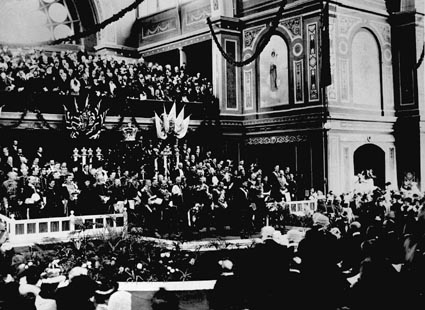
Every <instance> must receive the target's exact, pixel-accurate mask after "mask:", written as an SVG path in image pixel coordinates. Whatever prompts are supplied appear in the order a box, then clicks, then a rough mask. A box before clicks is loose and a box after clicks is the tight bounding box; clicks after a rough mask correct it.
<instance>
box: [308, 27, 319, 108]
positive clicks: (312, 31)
mask: <svg viewBox="0 0 425 310" xmlns="http://www.w3.org/2000/svg"><path fill="white" fill-rule="evenodd" d="M317 31H318V25H317V23H311V24H308V25H307V36H308V37H307V56H308V77H307V78H308V93H309V95H308V96H309V101H317V100H319V79H318V63H317V62H318V34H317Z"/></svg>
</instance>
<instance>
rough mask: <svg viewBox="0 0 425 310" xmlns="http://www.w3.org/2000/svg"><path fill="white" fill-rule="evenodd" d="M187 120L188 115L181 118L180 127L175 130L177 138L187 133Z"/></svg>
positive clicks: (188, 120) (188, 118)
mask: <svg viewBox="0 0 425 310" xmlns="http://www.w3.org/2000/svg"><path fill="white" fill-rule="evenodd" d="M189 122H190V115H189V116H188V117H186V118H185V119H184V120H183V122H182V124H181V126H180V128H179V129H178V130H177V131H176V137H177V139H181V138H183V137H184V136H185V135H186V134H187V130H188V129H189Z"/></svg>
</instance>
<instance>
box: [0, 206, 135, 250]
mask: <svg viewBox="0 0 425 310" xmlns="http://www.w3.org/2000/svg"><path fill="white" fill-rule="evenodd" d="M0 220H1V221H2V222H4V223H5V224H6V228H7V232H8V235H9V236H8V239H9V242H10V243H11V244H14V245H19V244H30V243H47V242H57V241H69V240H71V239H72V237H73V236H74V235H75V233H76V232H79V231H84V234H85V235H86V236H96V235H100V234H109V233H110V232H111V231H114V232H118V233H119V232H122V231H123V229H124V227H126V226H127V213H126V211H125V210H124V212H123V213H122V214H106V215H84V216H75V215H74V212H73V211H71V215H70V216H67V217H52V218H41V219H28V220H15V219H14V217H13V216H12V218H8V217H6V216H4V215H1V214H0Z"/></svg>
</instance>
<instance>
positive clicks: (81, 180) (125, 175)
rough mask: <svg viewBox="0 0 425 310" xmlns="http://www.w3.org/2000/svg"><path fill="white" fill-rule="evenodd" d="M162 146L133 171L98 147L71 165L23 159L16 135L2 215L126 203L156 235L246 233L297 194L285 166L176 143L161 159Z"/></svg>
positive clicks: (9, 150) (8, 154)
mask: <svg viewBox="0 0 425 310" xmlns="http://www.w3.org/2000/svg"><path fill="white" fill-rule="evenodd" d="M163 148H167V149H168V148H170V149H171V147H170V146H169V145H161V144H159V145H155V146H153V145H152V144H151V143H150V142H149V143H148V144H147V145H146V146H145V147H144V148H143V153H144V154H143V156H142V157H141V158H142V160H141V161H139V162H138V166H137V167H136V168H135V169H132V171H130V170H126V169H125V168H121V167H120V166H119V165H117V163H116V162H115V163H111V162H109V161H108V160H109V158H108V154H110V153H109V152H108V151H107V152H105V153H107V154H106V155H105V156H103V155H102V153H101V152H100V151H101V150H100V148H98V149H97V150H96V152H95V154H93V152H90V151H89V152H86V151H85V149H84V150H81V154H79V152H78V150H76V149H75V150H74V153H73V154H72V156H71V158H70V160H69V161H68V162H63V163H58V162H56V161H55V160H47V159H46V158H44V157H45V156H44V154H43V148H42V147H39V148H38V150H37V152H36V153H35V155H34V156H32V157H31V161H28V159H27V157H25V156H24V155H23V152H22V149H21V148H20V147H19V142H18V141H16V140H15V141H14V142H13V145H12V146H9V147H4V148H3V155H2V157H1V159H0V160H1V171H2V172H3V185H2V191H1V196H2V198H3V201H2V212H3V213H6V214H8V215H9V216H10V215H11V214H14V215H15V217H16V218H34V217H53V216H64V215H69V211H70V210H74V211H75V213H76V214H77V215H81V214H105V213H114V212H122V210H123V208H124V207H127V209H128V210H129V211H130V214H131V215H132V221H133V222H134V224H136V225H137V226H142V227H144V228H145V229H146V230H147V231H148V232H149V233H151V234H154V235H155V234H157V233H158V232H160V233H179V232H181V231H183V230H185V229H187V228H188V226H192V227H194V228H197V229H204V228H205V229H208V230H209V229H210V228H212V227H214V228H215V229H216V230H219V231H221V232H224V229H225V227H226V226H232V228H234V229H235V231H236V232H237V233H241V234H246V233H250V232H254V231H255V230H258V229H259V228H260V227H262V226H263V224H264V222H265V217H266V215H267V207H266V205H267V203H268V202H270V201H277V202H281V201H288V200H293V199H296V198H297V196H296V195H297V181H296V180H295V177H294V174H293V173H292V172H291V169H290V168H289V167H286V168H285V169H280V167H279V166H276V167H275V170H274V172H273V173H270V174H269V173H267V172H263V171H262V169H260V168H259V167H257V166H256V165H255V164H251V165H247V164H245V162H244V161H241V162H239V163H236V164H235V163H233V161H231V160H219V159H217V158H216V157H213V155H212V152H210V151H207V152H201V148H200V147H199V146H196V147H195V148H194V150H192V149H191V148H190V147H188V146H187V144H186V143H184V144H183V145H181V147H180V148H179V147H177V146H175V147H174V149H173V151H170V154H172V155H170V156H169V158H168V160H166V161H165V162H164V157H163V156H161V155H160V154H161V151H160V150H161V149H163ZM15 149H16V151H15ZM82 154H85V155H82ZM89 154H92V157H90V155H89ZM139 157H140V156H139ZM120 160H121V162H122V161H123V160H124V158H122V157H121V158H120ZM106 169H107V170H108V171H107V170H106ZM189 210H190V211H191V215H193V216H191V217H190V218H188V215H187V214H188V211H189ZM229 219H232V220H229Z"/></svg>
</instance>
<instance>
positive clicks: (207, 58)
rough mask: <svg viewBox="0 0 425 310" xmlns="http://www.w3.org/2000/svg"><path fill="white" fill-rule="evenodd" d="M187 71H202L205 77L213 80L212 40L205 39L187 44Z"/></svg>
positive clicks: (195, 72) (194, 73) (185, 49)
mask: <svg viewBox="0 0 425 310" xmlns="http://www.w3.org/2000/svg"><path fill="white" fill-rule="evenodd" d="M183 49H184V51H185V52H186V59H187V63H186V71H187V73H188V74H189V75H196V74H197V73H198V72H199V73H201V76H202V77H203V78H206V79H207V80H208V81H211V80H212V46H211V41H210V40H208V41H203V42H199V43H195V44H192V45H188V46H185V47H184V48H183Z"/></svg>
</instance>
